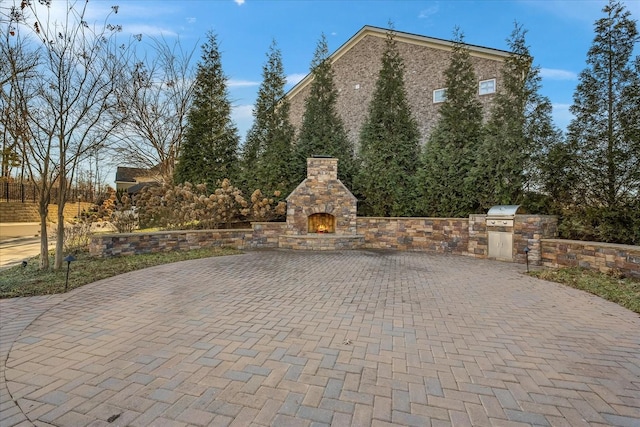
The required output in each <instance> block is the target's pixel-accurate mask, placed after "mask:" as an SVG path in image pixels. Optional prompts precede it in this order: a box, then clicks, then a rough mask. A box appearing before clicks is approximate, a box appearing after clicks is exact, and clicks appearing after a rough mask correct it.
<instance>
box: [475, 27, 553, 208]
mask: <svg viewBox="0 0 640 427" xmlns="http://www.w3.org/2000/svg"><path fill="white" fill-rule="evenodd" d="M525 35H526V30H524V29H523V28H522V26H521V25H519V24H517V23H516V24H515V28H514V30H513V32H512V33H511V37H510V38H509V39H507V43H508V44H509V46H510V48H511V54H510V55H509V57H508V58H507V60H506V61H505V64H504V67H503V70H502V80H501V82H499V83H502V87H501V88H500V87H499V88H498V93H497V94H496V95H495V99H494V104H493V108H492V111H491V117H490V118H489V121H488V123H487V125H486V126H485V136H484V140H483V144H482V146H481V147H480V149H479V150H478V152H477V154H478V155H477V160H476V167H475V169H474V172H473V176H472V178H473V179H474V181H475V182H476V185H477V196H478V201H479V203H480V207H481V209H482V210H486V209H488V208H489V207H491V206H492V205H495V204H520V203H523V202H524V201H525V194H526V193H527V192H528V191H532V190H534V189H535V186H536V185H538V184H539V183H538V182H537V180H538V177H537V175H538V171H537V166H536V160H537V159H538V158H539V154H540V153H541V152H543V151H544V146H545V145H549V144H550V143H551V142H552V140H553V138H555V137H556V136H557V134H558V132H557V129H556V128H555V127H554V125H553V123H552V118H551V112H552V107H551V102H550V101H549V99H548V98H546V97H544V96H542V95H540V94H539V93H538V91H539V90H540V80H541V77H540V68H539V67H538V66H532V59H533V58H532V57H531V55H530V52H529V47H528V46H527V44H526V41H525Z"/></svg>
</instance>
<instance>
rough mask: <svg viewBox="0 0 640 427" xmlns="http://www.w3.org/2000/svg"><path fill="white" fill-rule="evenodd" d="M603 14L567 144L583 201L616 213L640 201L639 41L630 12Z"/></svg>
mask: <svg viewBox="0 0 640 427" xmlns="http://www.w3.org/2000/svg"><path fill="white" fill-rule="evenodd" d="M603 12H604V14H605V17H604V18H601V19H599V20H597V21H596V23H595V32H596V35H595V38H594V40H593V44H592V45H591V48H590V49H589V51H588V53H587V68H586V69H585V70H584V71H582V72H581V73H580V76H579V80H580V82H579V84H578V87H577V88H576V91H575V93H574V97H573V105H572V106H571V109H570V111H571V112H572V113H573V114H574V115H575V118H574V119H573V120H572V121H571V123H570V124H569V127H568V141H569V144H570V145H571V147H572V148H573V150H574V154H575V157H576V158H575V161H576V163H577V166H578V168H579V173H580V179H581V186H580V188H581V193H582V195H583V196H584V198H583V200H584V201H585V202H586V203H587V204H590V205H594V206H595V205H605V206H609V207H613V206H617V205H619V204H620V203H621V202H624V201H625V200H626V199H627V198H628V197H629V196H631V195H633V194H634V193H635V196H636V197H640V195H638V189H639V188H640V163H639V161H640V158H639V157H640V116H639V114H640V113H639V110H640V77H639V76H640V74H639V71H640V57H639V56H636V57H635V59H633V57H632V55H633V49H634V46H635V45H636V43H638V40H639V38H638V30H637V28H636V22H635V21H634V20H632V19H631V18H630V13H629V11H627V10H625V7H624V6H623V5H622V4H621V3H620V2H618V1H610V2H609V4H607V5H606V6H605V7H604V9H603ZM634 60H635V63H634ZM634 68H635V69H634Z"/></svg>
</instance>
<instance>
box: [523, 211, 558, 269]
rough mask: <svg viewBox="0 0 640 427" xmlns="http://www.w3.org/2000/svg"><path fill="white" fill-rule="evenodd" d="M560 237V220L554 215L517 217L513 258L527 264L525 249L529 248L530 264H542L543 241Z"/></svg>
mask: <svg viewBox="0 0 640 427" xmlns="http://www.w3.org/2000/svg"><path fill="white" fill-rule="evenodd" d="M557 235H558V218H557V217H555V216H552V215H516V217H515V220H514V224H513V258H514V261H515V262H518V263H521V264H523V263H525V262H526V259H525V248H527V247H528V248H529V264H532V265H541V264H542V247H541V245H540V241H541V239H550V238H554V237H557Z"/></svg>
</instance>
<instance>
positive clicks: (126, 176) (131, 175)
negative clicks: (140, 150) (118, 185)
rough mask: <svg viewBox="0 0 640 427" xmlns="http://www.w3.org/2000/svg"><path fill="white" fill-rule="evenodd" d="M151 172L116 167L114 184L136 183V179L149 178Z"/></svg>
mask: <svg viewBox="0 0 640 427" xmlns="http://www.w3.org/2000/svg"><path fill="white" fill-rule="evenodd" d="M150 174H151V171H150V170H149V169H144V168H128V167H124V166H118V168H117V169H116V182H138V181H137V180H136V178H139V177H142V176H149V175H150Z"/></svg>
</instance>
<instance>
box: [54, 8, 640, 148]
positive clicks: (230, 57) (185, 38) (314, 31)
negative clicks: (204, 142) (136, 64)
mask: <svg viewBox="0 0 640 427" xmlns="http://www.w3.org/2000/svg"><path fill="white" fill-rule="evenodd" d="M55 3H56V0H54V4H55ZM624 3H625V5H626V7H627V9H628V10H629V11H630V12H631V13H632V18H633V19H636V20H638V19H640V0H626V1H625V2H624ZM112 4H118V5H119V11H118V14H117V15H115V16H114V17H113V20H112V22H113V23H119V24H122V25H123V29H124V32H126V33H130V34H138V33H142V34H144V35H146V36H153V37H158V36H163V37H165V38H167V39H169V40H171V39H173V38H179V39H180V41H181V43H182V44H183V46H185V47H187V48H189V47H193V46H198V48H197V50H196V53H195V55H194V57H195V59H199V56H200V48H199V46H200V45H201V44H202V43H203V41H204V39H205V34H206V32H207V31H208V30H212V31H214V32H215V33H216V34H217V35H218V41H219V43H220V50H221V54H222V65H223V68H224V70H225V73H226V74H227V76H228V77H229V90H230V95H231V100H232V102H233V105H234V111H233V118H234V120H235V122H236V124H237V125H238V128H239V130H240V134H241V137H242V138H244V136H245V135H246V131H247V130H248V128H249V127H250V126H251V123H252V116H251V110H252V105H253V103H254V101H255V97H256V92H257V89H258V85H259V84H260V82H261V78H262V76H261V72H262V66H263V64H264V62H265V58H266V52H267V50H268V47H269V45H270V43H271V41H272V40H273V39H275V40H276V41H277V43H278V46H279V48H280V49H281V51H282V57H283V63H284V68H285V73H286V74H287V75H288V76H289V77H290V82H291V83H292V84H293V83H295V82H296V81H298V80H299V79H300V78H302V77H303V76H304V75H305V74H306V73H307V72H308V70H309V64H310V61H311V59H312V56H313V52H314V49H315V47H316V44H317V42H318V39H319V38H320V35H321V34H322V33H324V34H325V35H326V36H327V38H328V43H329V50H330V51H331V52H333V51H334V50H336V49H337V48H338V47H340V46H341V45H342V44H343V43H344V42H346V41H347V40H348V39H349V38H350V37H351V36H353V35H354V34H355V33H356V32H357V31H358V30H359V29H360V28H362V27H363V26H364V25H374V26H378V27H384V28H386V27H387V23H388V22H389V21H392V22H393V23H394V26H395V28H396V30H398V31H403V32H409V33H414V34H420V35H425V36H430V37H437V38H444V39H450V38H451V36H452V32H453V29H454V27H455V26H458V27H460V28H461V29H462V31H463V32H464V34H465V40H466V42H467V43H469V44H475V45H481V46H487V47H493V48H497V49H504V50H508V47H507V45H506V42H505V39H506V38H507V37H508V36H509V35H510V33H511V31H512V30H513V26H514V22H515V21H518V22H519V23H521V24H522V25H523V26H524V28H525V29H527V30H528V33H527V42H528V44H529V46H530V49H531V53H532V55H533V57H534V63H535V64H536V65H538V66H540V67H541V69H542V76H543V82H542V83H543V89H542V94H543V95H546V96H548V97H549V98H550V99H551V101H552V103H553V105H554V119H555V122H556V124H557V125H558V126H559V127H560V128H561V129H563V130H564V128H565V127H566V125H567V124H568V122H569V120H570V119H571V116H570V113H569V111H568V107H569V106H570V105H571V103H572V96H573V92H574V89H575V87H576V85H577V83H578V80H577V75H578V73H580V71H581V70H583V69H584V68H585V59H586V53H587V50H588V49H589V47H590V45H591V42H592V40H593V36H594V33H593V24H594V22H595V20H596V19H598V18H600V17H602V13H601V10H602V8H603V6H604V5H605V4H606V1H605V0H570V1H555V0H518V1H516V0H500V1H498V0H477V1H469V0H445V1H421V0H395V1H383V0H343V1H340V0H179V1H173V0H163V1H159V0H120V2H118V1H117V0H110V1H104V0H95V1H92V2H91V3H90V9H91V10H92V12H91V13H92V15H93V14H94V13H95V16H96V19H97V17H99V16H102V17H104V13H106V12H108V10H109V9H110V6H111V5H112ZM289 87H291V85H289V86H288V88H289ZM288 88H287V89H288Z"/></svg>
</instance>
